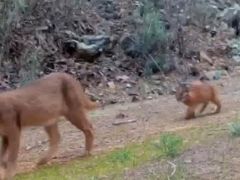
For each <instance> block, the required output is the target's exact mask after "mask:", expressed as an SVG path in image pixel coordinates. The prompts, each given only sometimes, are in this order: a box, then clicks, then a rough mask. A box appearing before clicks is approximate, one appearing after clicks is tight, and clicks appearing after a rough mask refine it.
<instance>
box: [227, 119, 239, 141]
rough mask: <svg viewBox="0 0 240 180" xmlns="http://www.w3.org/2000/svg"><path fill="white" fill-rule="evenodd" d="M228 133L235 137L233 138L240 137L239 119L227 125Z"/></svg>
mask: <svg viewBox="0 0 240 180" xmlns="http://www.w3.org/2000/svg"><path fill="white" fill-rule="evenodd" d="M229 131H230V133H231V135H232V136H235V137H239V136H240V120H239V119H237V120H235V121H234V122H232V123H230V124H229Z"/></svg>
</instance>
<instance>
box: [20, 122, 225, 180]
mask: <svg viewBox="0 0 240 180" xmlns="http://www.w3.org/2000/svg"><path fill="white" fill-rule="evenodd" d="M213 129H214V131H212V130H213ZM209 132H212V133H211V134H210V135H209ZM222 133H223V131H222V128H219V127H216V126H211V127H201V128H191V129H187V130H186V129H184V130H181V131H178V132H177V133H176V134H173V133H171V134H169V133H166V134H162V135H161V136H160V139H159V136H158V137H152V138H149V139H147V140H146V141H144V142H143V143H140V144H139V143H138V144H129V145H128V146H126V147H125V148H124V149H116V150H114V151H112V152H107V153H106V154H101V155H95V156H93V157H90V158H87V159H80V160H74V161H72V162H69V163H67V164H64V165H51V166H45V167H42V168H40V169H38V170H37V171H34V172H32V173H25V174H20V175H18V176H17V177H16V179H17V180H28V179H29V180H30V179H31V180H32V179H38V180H41V179H46V178H47V179H51V180H55V179H56V180H57V179H61V180H65V179H66V180H69V179H71V180H75V179H76V180H79V179H84V180H88V179H100V178H101V179H104V178H106V177H113V176H114V179H118V178H119V177H121V174H122V173H123V171H124V170H126V169H133V168H136V167H139V166H142V165H144V164H146V163H148V162H149V163H150V162H152V161H156V160H157V161H161V160H164V159H165V160H167V159H169V158H170V159H171V157H173V156H176V155H177V154H180V153H181V152H182V151H184V150H186V149H187V148H189V147H191V146H193V145H195V144H198V143H205V142H208V141H211V140H212V139H213V138H216V137H217V136H219V134H222ZM156 142H157V143H156ZM156 144H158V146H156ZM160 145H162V147H161V146H160ZM156 147H157V148H156ZM178 168H180V169H177V170H176V173H175V175H174V177H176V178H173V177H172V178H170V179H184V178H182V177H184V172H185V171H184V170H183V169H181V166H180V165H179V166H178ZM162 176H163V177H165V176H164V175H162ZM178 177H179V178H178ZM119 179H121V178H119ZM152 179H154V178H152Z"/></svg>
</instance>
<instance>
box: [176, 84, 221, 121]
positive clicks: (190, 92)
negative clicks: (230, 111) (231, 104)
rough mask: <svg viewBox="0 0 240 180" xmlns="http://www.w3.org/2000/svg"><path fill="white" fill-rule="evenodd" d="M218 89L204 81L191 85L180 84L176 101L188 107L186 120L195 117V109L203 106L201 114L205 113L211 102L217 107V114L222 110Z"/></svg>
mask: <svg viewBox="0 0 240 180" xmlns="http://www.w3.org/2000/svg"><path fill="white" fill-rule="evenodd" d="M218 96H219V95H218V93H217V90H216V88H215V87H214V86H213V85H210V84H208V83H206V82H203V81H193V82H191V83H189V84H187V83H186V84H180V85H179V86H178V88H177V89H176V99H177V101H180V102H182V103H184V104H185V105H187V106H188V109H187V112H186V116H185V119H192V118H194V117H195V109H196V107H197V106H198V105H200V104H203V106H202V108H201V110H200V113H202V112H203V111H204V109H205V108H206V107H207V105H208V103H209V102H212V103H214V104H215V105H216V106H217V109H216V111H215V113H219V112H220V110H221V102H220V100H219V97H218Z"/></svg>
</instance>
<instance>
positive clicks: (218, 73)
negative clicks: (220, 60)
mask: <svg viewBox="0 0 240 180" xmlns="http://www.w3.org/2000/svg"><path fill="white" fill-rule="evenodd" d="M204 76H205V77H206V78H207V79H208V80H219V79H221V77H222V76H228V72H227V71H226V70H213V71H205V72H204Z"/></svg>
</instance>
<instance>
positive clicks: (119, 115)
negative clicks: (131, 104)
mask: <svg viewBox="0 0 240 180" xmlns="http://www.w3.org/2000/svg"><path fill="white" fill-rule="evenodd" d="M126 117H128V116H127V115H126V114H124V113H119V114H117V115H116V118H117V119H123V118H126Z"/></svg>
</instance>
